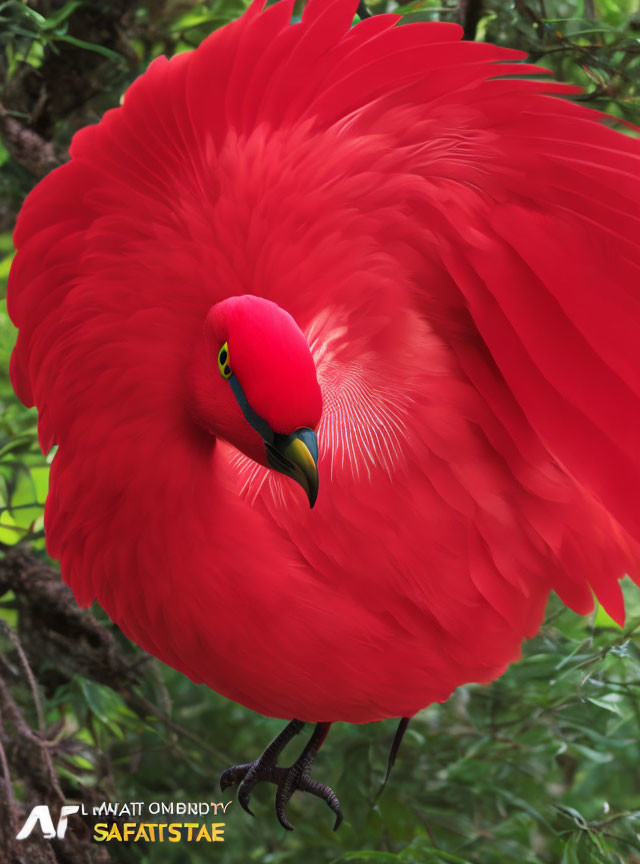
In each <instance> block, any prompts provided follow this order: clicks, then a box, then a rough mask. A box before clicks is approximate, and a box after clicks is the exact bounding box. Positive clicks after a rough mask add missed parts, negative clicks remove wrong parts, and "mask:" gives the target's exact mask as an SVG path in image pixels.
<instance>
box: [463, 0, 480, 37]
mask: <svg viewBox="0 0 640 864" xmlns="http://www.w3.org/2000/svg"><path fill="white" fill-rule="evenodd" d="M483 5H484V4H483V2H482V0H460V2H459V3H458V23H459V24H461V25H462V28H463V29H464V38H465V39H468V40H469V41H473V40H474V39H475V38H476V30H477V29H478V22H479V21H480V19H481V18H482V10H483Z"/></svg>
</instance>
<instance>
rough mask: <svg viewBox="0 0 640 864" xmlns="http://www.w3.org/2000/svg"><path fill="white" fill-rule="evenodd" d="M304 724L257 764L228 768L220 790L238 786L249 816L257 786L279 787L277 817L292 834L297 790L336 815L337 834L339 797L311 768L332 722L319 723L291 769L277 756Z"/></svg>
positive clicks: (293, 726) (289, 730)
mask: <svg viewBox="0 0 640 864" xmlns="http://www.w3.org/2000/svg"><path fill="white" fill-rule="evenodd" d="M303 726H304V723H302V722H301V721H300V720H292V721H291V723H289V725H288V726H287V727H286V728H285V729H283V730H282V732H281V733H280V734H279V735H278V736H277V737H276V738H275V739H274V740H273V741H272V742H271V744H269V746H268V747H267V749H266V750H265V751H264V753H263V754H262V756H260V757H259V758H258V759H256V760H255V762H246V763H244V764H242V765H234V766H233V767H232V768H227V770H226V771H224V772H223V773H222V776H221V777H220V788H221V789H222V790H223V791H224V790H225V789H227V788H228V787H229V786H234V785H238V801H239V802H240V805H241V807H242V808H243V809H244V810H246V811H247V813H251V815H252V816H253V813H252V811H251V809H250V807H249V802H250V798H251V792H252V791H253V788H254V786H255V785H256V784H257V783H260V782H262V781H265V780H266V781H267V782H269V783H275V785H276V786H277V787H278V789H277V792H276V816H277V817H278V820H279V822H280V824H281V825H282V827H283V828H286V829H287V831H293V825H291V823H290V822H289V820H288V819H287V815H286V808H287V804H288V803H289V799H290V798H291V796H292V795H293V793H294V792H295V791H296V790H299V791H301V792H309V793H311V795H315V796H316V797H318V798H322V799H324V800H325V801H326V802H327V804H328V805H329V807H330V808H331V809H332V810H333V812H334V813H335V816H336V821H335V824H334V826H333V830H334V831H336V830H337V829H338V827H339V826H340V823H341V822H342V809H341V807H340V801H339V800H338V797H337V795H336V794H335V792H334V791H333V789H331V788H330V787H329V786H326V785H325V784H324V783H318V781H317V780H314V779H313V778H312V777H311V766H312V764H313V760H314V759H315V757H316V755H317V753H318V750H319V749H320V746H321V745H322V742H323V741H324V739H325V737H326V735H327V732H328V731H329V726H330V724H329V723H318V724H317V725H316V728H315V729H314V731H313V735H312V736H311V738H310V739H309V742H308V744H307V746H306V747H305V748H304V750H303V751H302V754H301V755H300V757H299V758H298V759H297V760H296V761H295V762H294V763H293V765H291V766H290V767H289V768H284V767H282V766H281V765H278V757H279V755H280V753H281V752H282V750H284V748H285V746H286V745H287V744H288V742H289V741H290V740H291V739H292V738H293V737H294V735H297V733H298V732H300V730H301V729H302V727H303Z"/></svg>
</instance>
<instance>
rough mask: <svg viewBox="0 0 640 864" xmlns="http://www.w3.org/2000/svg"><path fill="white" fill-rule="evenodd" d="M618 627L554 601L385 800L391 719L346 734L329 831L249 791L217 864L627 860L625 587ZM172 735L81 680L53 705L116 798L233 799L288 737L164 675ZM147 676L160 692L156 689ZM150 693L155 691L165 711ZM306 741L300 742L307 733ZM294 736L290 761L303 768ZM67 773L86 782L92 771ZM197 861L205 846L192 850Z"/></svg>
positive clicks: (152, 860)
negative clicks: (227, 783)
mask: <svg viewBox="0 0 640 864" xmlns="http://www.w3.org/2000/svg"><path fill="white" fill-rule="evenodd" d="M624 589H625V595H626V600H627V606H628V609H629V616H628V623H627V626H626V628H625V630H624V631H621V630H620V629H619V628H618V627H617V626H615V625H613V626H606V627H600V626H595V621H594V619H595V620H597V616H596V615H595V614H594V615H593V616H591V619H584V618H581V617H580V616H578V615H576V614H574V613H572V612H570V611H568V610H566V609H564V608H563V607H562V606H561V604H560V603H559V601H557V600H556V599H555V598H553V600H552V602H551V603H550V606H549V610H548V614H547V621H546V624H545V625H544V627H543V630H542V632H541V633H540V634H539V635H538V636H537V637H536V638H535V639H533V640H531V641H530V642H528V643H527V644H526V645H525V648H524V657H523V659H522V660H521V661H520V662H519V663H516V664H514V665H512V666H511V667H510V668H509V670H508V671H507V673H506V674H505V675H504V676H503V677H502V678H501V679H499V680H498V681H496V682H494V683H493V684H491V685H490V686H488V687H485V686H480V685H469V686H467V687H464V688H462V689H461V690H459V691H457V693H456V694H455V695H454V696H453V697H452V699H450V700H449V702H447V703H446V704H444V705H433V706H431V707H429V708H427V709H426V710H425V711H423V712H421V713H420V714H419V715H418V716H417V717H416V718H414V719H413V720H412V723H411V725H410V727H409V731H408V732H407V735H406V738H405V741H404V743H403V746H402V749H401V751H400V755H399V757H398V760H397V762H396V765H395V767H394V770H393V773H392V776H391V779H390V781H389V784H388V785H387V787H386V789H385V791H384V793H383V794H382V795H381V796H380V797H379V799H378V800H377V801H376V797H377V795H378V793H379V790H380V786H381V782H382V778H383V775H384V770H385V764H386V757H387V752H388V747H389V745H390V741H391V738H392V737H393V731H394V728H395V723H393V722H384V723H375V724H370V725H367V726H344V725H342V724H339V725H337V726H336V727H334V728H333V729H332V730H331V733H330V736H329V738H328V739H327V742H326V744H325V746H324V748H323V749H322V750H321V752H320V756H319V757H318V760H317V762H316V766H315V769H314V774H315V776H316V777H317V778H318V779H319V780H321V781H323V782H327V783H330V784H331V785H332V786H333V787H334V789H336V791H337V792H338V793H339V795H340V797H341V800H342V803H343V807H344V810H345V816H346V820H345V823H344V824H343V826H342V827H341V828H340V830H339V831H338V832H337V833H335V834H334V833H333V831H332V830H331V826H332V818H331V814H330V813H329V811H328V810H327V809H326V807H325V805H324V804H323V803H322V802H320V801H318V800H316V799H312V798H309V797H308V796H299V795H296V796H294V798H293V799H292V801H291V804H290V806H289V816H290V819H291V821H292V822H293V824H294V826H295V828H296V830H295V832H294V833H293V834H286V833H285V832H283V831H282V829H281V828H280V827H279V826H278V825H277V823H276V822H275V818H274V815H273V797H274V789H273V787H272V786H270V785H268V784H267V785H265V786H264V787H261V786H259V787H257V788H256V790H255V791H254V794H253V797H252V809H253V810H254V812H255V813H256V818H255V820H252V819H251V817H250V816H248V815H247V814H246V813H244V812H243V811H242V810H241V809H240V807H239V805H238V804H237V802H234V803H233V804H232V805H231V807H230V808H229V810H228V815H227V818H226V823H227V825H226V831H225V836H226V842H225V844H224V845H220V847H218V848H216V850H215V855H216V860H218V861H220V862H221V864H231V862H237V861H248V862H250V861H259V862H265V864H271V862H273V864H276V862H277V864H297V862H299V861H300V860H301V858H304V860H305V861H306V862H308V864H339V862H347V861H362V862H381V864H386V862H389V864H391V862H398V864H400V862H410V864H422V862H424V864H427V862H429V864H431V862H437V864H507V862H509V864H510V862H514V861H518V862H526V864H629V862H631V861H633V860H634V859H633V855H634V854H637V853H640V841H639V839H638V835H639V834H640V743H639V742H640V736H639V734H638V733H639V732H640V648H639V646H638V643H637V641H634V637H636V636H637V633H638V631H639V630H640V592H639V591H638V589H637V587H636V586H634V585H632V584H631V583H626V584H625V586H624ZM153 666H154V667H155V669H156V671H157V673H158V675H159V685H160V686H161V687H164V688H165V690H166V694H168V695H169V698H170V701H171V716H172V718H173V721H174V724H175V725H174V726H173V727H172V728H168V727H167V726H166V725H164V724H163V723H162V722H160V721H158V720H157V718H156V719H154V718H153V717H149V718H148V719H147V720H146V721H141V720H140V719H139V718H137V717H135V715H133V714H132V713H131V712H130V711H129V709H127V708H126V706H123V703H122V700H121V699H120V697H118V696H117V695H114V694H113V693H111V692H110V691H108V690H106V688H100V687H98V686H97V685H93V684H92V685H89V686H87V684H86V682H84V683H82V682H74V684H73V686H72V687H69V688H67V689H66V690H65V691H64V692H63V693H60V692H58V693H57V694H56V696H55V700H54V701H55V702H56V703H57V705H58V708H60V706H62V705H64V706H65V710H66V712H67V716H68V715H69V714H71V715H72V716H74V718H75V719H74V723H75V724H76V727H84V728H85V729H86V730H87V731H88V739H87V740H88V744H90V745H91V747H89V752H91V750H92V748H93V749H98V750H102V751H104V752H106V753H107V754H108V756H109V759H110V761H111V762H112V763H113V765H114V767H115V770H116V777H117V784H118V794H117V797H116V798H115V799H114V800H120V801H126V800H145V801H167V802H169V801H179V800H183V801H211V800H214V801H222V800H224V801H227V800H230V799H231V798H233V795H232V794H229V793H225V794H224V795H222V794H221V793H220V791H219V789H218V788H217V785H216V784H217V777H218V775H219V773H220V772H221V771H222V770H223V768H225V767H227V766H228V765H229V764H232V763H233V762H235V761H244V760H246V759H250V758H254V757H255V756H257V755H258V754H259V752H260V751H261V750H262V749H263V748H264V746H265V744H266V743H267V742H268V741H269V740H270V739H271V738H272V737H273V736H274V735H275V734H277V732H278V731H279V730H280V728H281V727H282V725H283V724H282V723H281V722H280V721H276V720H269V719H266V718H262V717H259V716H258V715H256V714H253V713H251V712H249V711H247V710H245V709H243V708H240V707H239V706H237V705H234V704H232V703H229V702H227V701H226V700H225V699H223V698H222V697H219V696H217V695H216V694H214V693H211V692H210V691H208V690H207V689H206V688H205V687H199V686H195V685H193V684H192V683H191V682H189V681H188V680H187V679H186V678H185V677H184V676H182V675H180V674H179V673H177V672H174V671H173V670H171V669H168V668H166V667H163V666H161V665H160V664H157V663H155V662H154V664H153ZM149 680H150V679H149ZM159 685H158V682H156V683H155V684H153V685H151V684H150V683H149V681H147V686H148V687H155V691H156V695H155V697H153V698H154V699H155V700H156V701H157V699H158V692H161V691H158V686H159ZM309 731H310V730H305V732H304V733H303V735H308V734H309ZM303 743H304V742H303V740H302V736H299V737H298V738H297V739H295V740H294V741H293V742H292V743H291V744H290V745H289V747H288V749H287V751H286V754H285V759H284V760H283V761H284V762H286V759H287V758H289V759H294V758H295V757H296V756H297V755H298V753H299V752H300V750H301V748H302V746H303ZM80 767H82V766H78V765H76V766H75V770H76V776H78V777H79V778H80V779H79V782H91V779H92V778H94V777H95V771H96V769H95V765H93V764H91V763H90V764H89V765H85V766H84V768H83V770H82V771H79V768H80ZM188 854H189V861H190V862H193V864H199V862H203V864H204V862H205V861H209V860H210V859H211V855H212V853H211V849H210V847H208V846H206V845H199V846H197V845H193V846H192V847H190V848H189V853H188ZM118 856H120V857H118V858H117V859H116V860H118V861H122V862H123V864H136V862H145V864H183V862H184V860H185V847H184V845H183V844H176V845H175V846H174V845H171V844H165V845H160V844H155V845H154V844H149V845H145V844H131V846H129V847H118Z"/></svg>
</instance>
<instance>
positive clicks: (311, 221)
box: [8, 0, 640, 827]
mask: <svg viewBox="0 0 640 864" xmlns="http://www.w3.org/2000/svg"><path fill="white" fill-rule="evenodd" d="M292 5H293V3H292V2H291V0H282V2H279V3H276V4H275V5H272V6H270V7H269V8H268V9H266V10H263V6H264V2H263V0H256V2H254V3H253V4H252V6H251V7H250V9H249V10H248V11H247V12H246V14H245V15H243V16H242V18H241V19H240V20H238V21H236V22H234V23H232V24H231V25H229V26H227V27H225V28H223V29H222V30H219V31H218V32H215V33H214V34H213V35H212V36H210V37H209V38H208V39H207V40H205V42H204V43H203V44H202V45H201V46H200V47H199V48H198V49H197V50H195V51H193V52H191V53H188V54H181V55H179V56H177V57H175V58H173V59H172V60H170V61H167V60H166V59H165V58H160V59H158V60H156V61H155V62H154V63H153V64H152V65H151V66H150V68H149V69H148V71H147V72H146V73H145V74H144V75H142V77H140V78H139V79H138V80H137V81H136V82H135V83H134V84H133V85H132V86H131V87H130V88H129V90H128V91H127V93H126V98H125V100H124V104H123V105H122V107H120V108H116V109H114V110H113V111H109V112H107V114H106V115H105V117H104V118H103V120H102V121H101V122H100V123H99V124H98V125H96V126H91V127H89V128H86V129H83V130H82V131H80V132H79V133H78V134H77V135H76V136H75V138H74V140H73V143H72V145H71V151H70V153H71V161H70V162H68V163H67V164H65V165H64V166H62V167H61V168H59V169H57V170H56V171H54V172H53V173H52V174H50V175H49V176H48V177H46V178H45V179H44V180H43V181H42V182H41V183H40V184H39V185H38V186H37V187H36V189H35V190H34V191H33V192H32V193H31V195H30V196H29V198H28V199H27V201H26V203H25V205H24V207H23V209H22V212H21V213H20V217H19V220H18V224H17V227H16V232H15V242H16V246H17V249H18V254H17V257H16V259H15V263H14V266H13V269H12V272H11V278H10V286H9V297H8V302H9V307H10V314H11V316H12V318H13V320H14V321H15V323H16V325H17V326H18V327H19V330H20V333H19V339H18V343H17V346H16V349H15V353H14V355H13V359H12V367H11V373H12V380H13V383H14V386H15V389H16V392H17V393H18V395H19V397H20V398H21V399H22V401H23V402H24V403H25V404H27V405H34V404H35V405H37V407H38V410H39V435H40V443H41V446H42V449H43V451H44V452H47V451H49V450H50V449H51V448H52V447H53V446H54V445H57V448H58V450H57V453H56V455H55V459H54V460H53V465H52V469H51V491H50V494H49V497H48V500H47V505H46V532H47V540H48V548H49V552H50V554H51V555H52V556H54V557H56V558H58V559H59V560H60V564H61V569H62V575H63V578H64V580H65V581H66V582H67V583H68V584H69V585H70V586H71V588H72V589H73V591H74V593H75V596H76V598H77V600H78V603H79V604H81V605H82V606H87V605H89V604H90V603H92V602H93V601H94V600H97V601H98V602H99V603H100V604H101V606H102V607H103V608H104V609H105V610H106V611H107V613H108V614H109V615H110V616H111V618H112V619H113V620H114V621H115V622H117V624H118V625H119V626H120V627H121V629H122V630H123V631H124V633H125V634H127V635H128V636H129V637H130V638H131V639H132V640H133V641H135V642H137V643H138V644H139V645H141V646H142V647H143V648H144V649H145V650H146V651H149V652H150V653H152V654H154V655H155V656H156V657H159V658H160V659H161V660H162V661H164V662H165V663H168V664H169V665H171V666H173V667H175V668H176V669H179V670H181V671H182V672H184V673H185V674H186V675H188V676H189V677H190V678H191V679H192V680H193V681H196V682H205V683H206V684H208V685H209V686H210V687H212V688H213V689H214V690H216V691H218V692H219V693H222V694H224V695H225V696H226V697H228V698H229V699H233V700H235V701H237V702H240V703H242V704H243V705H246V706H248V707H249V708H251V709H253V710H255V711H259V712H261V713H263V714H268V715H271V716H274V717H281V718H287V719H290V718H296V719H295V720H294V721H293V722H291V723H290V724H289V726H288V727H287V728H286V729H285V730H284V732H283V733H282V734H281V735H280V736H278V738H277V739H276V740H275V741H274V742H273V743H272V744H271V745H270V746H269V747H268V748H267V750H266V751H265V753H264V754H263V756H261V757H260V758H259V759H257V760H256V761H255V762H253V763H249V764H246V765H241V766H236V767H235V768H232V769H229V770H228V771H227V772H225V774H224V775H223V778H222V782H223V784H224V785H228V784H229V783H231V782H239V781H241V788H240V792H239V798H240V801H241V802H242V803H243V805H244V806H248V801H249V793H250V792H251V789H252V788H253V786H254V785H255V783H256V782H258V781H260V780H270V781H272V782H275V783H276V784H277V786H278V791H277V799H276V801H277V812H278V815H279V818H280V820H281V822H282V823H283V825H285V827H290V826H289V823H288V821H287V818H286V814H285V807H286V803H287V801H288V799H289V797H290V796H291V794H292V793H293V791H295V789H302V790H306V791H309V792H312V793H313V794H315V795H319V796H321V797H323V798H325V799H326V800H327V802H328V803H329V805H330V806H331V807H332V808H333V810H334V811H335V813H336V816H337V821H338V822H339V820H340V818H341V817H340V805H339V802H338V799H337V798H336V796H335V795H334V793H333V792H332V791H331V790H330V789H329V788H328V787H325V786H322V785H321V784H319V783H317V782H316V781H315V780H313V779H312V778H311V776H310V765H311V761H312V760H313V757H314V756H315V754H316V753H317V750H318V748H319V746H320V744H321V743H322V740H323V739H324V736H325V735H326V732H327V730H328V728H329V725H330V724H331V723H332V722H334V721H348V722H351V723H363V722H367V721H373V720H380V719H382V718H392V717H395V718H409V717H411V715H413V714H415V713H416V712H417V711H418V710H420V709H421V708H423V707H424V706H426V705H428V704H429V703H431V702H436V701H442V700H445V699H447V697H448V696H449V695H450V693H451V692H452V691H453V690H454V689H455V688H456V687H459V686H460V685H461V684H464V683H465V682H469V681H480V682H488V681H491V680H493V679H494V678H496V677H497V676H499V675H500V674H501V673H502V672H503V671H504V670H505V668H506V667H507V666H508V664H509V663H511V662H512V661H514V660H516V659H517V658H518V657H519V655H520V647H521V643H522V641H523V639H524V638H525V637H530V636H533V634H534V633H536V631H537V630H538V628H539V626H540V623H541V621H542V618H543V614H544V609H545V603H546V601H547V598H548V596H549V593H550V591H552V590H553V591H556V592H557V593H558V594H559V596H560V597H561V598H562V600H563V601H564V602H565V603H566V604H567V605H568V606H570V607H571V608H572V609H574V610H576V611H577V612H580V613H587V612H589V611H590V610H591V609H592V607H593V596H594V594H595V596H596V597H597V599H598V600H599V602H600V603H601V604H602V605H603V606H604V608H605V609H606V610H607V611H608V612H609V613H610V615H611V616H612V617H613V618H614V619H615V620H616V621H618V622H622V621H623V618H624V605H623V599H622V594H621V591H620V587H619V584H618V580H619V578H620V577H621V576H622V575H623V574H624V573H625V572H629V573H631V575H632V576H633V577H634V578H635V579H636V580H637V579H638V578H639V577H640V568H639V566H638V565H639V563H640V547H639V545H638V538H639V537H640V507H639V506H638V500H639V499H638V487H639V483H640V447H639V446H638V442H639V441H640V410H639V409H640V401H639V399H638V396H639V395H640V363H639V358H640V354H639V347H638V346H639V345H640V300H639V297H638V279H639V277H640V239H639V230H638V229H639V227H640V218H639V216H638V202H639V201H640V142H639V141H638V140H637V139H634V138H632V137H630V136H625V135H622V134H620V133H618V132H616V131H613V130H612V129H611V128H609V127H608V126H607V124H606V120H607V118H606V116H605V115H602V114H599V113H597V112H595V111H592V110H588V109H587V108H585V107H582V106H580V105H577V104H573V103H571V102H569V101H567V100H565V99H561V98H558V97H559V96H566V95H568V94H572V93H575V92H576V90H577V88H574V87H570V86H566V85H563V84H557V83H553V82H548V81H540V80H523V79H522V78H515V77H514V76H521V75H523V74H526V75H531V74H532V73H533V74H536V75H539V74H540V73H542V72H544V71H545V70H541V69H539V68H538V67H535V66H531V65H525V64H523V63H521V62H520V61H521V59H522V57H523V54H522V53H521V52H519V51H511V50H507V49H505V48H497V47H495V46H493V45H488V44H482V43H474V42H462V41H460V37H461V29H460V28H459V27H458V26H455V25H453V24H437V23H434V24H431V23H416V24H410V25H407V26H402V27H397V26H395V25H396V23H397V21H398V18H399V16H398V15H380V16H376V17H373V18H369V19H367V20H364V21H362V22H361V23H359V24H357V25H356V26H355V27H352V21H353V16H354V13H355V10H356V5H357V0H333V2H327V0H310V2H309V3H308V5H307V6H306V8H305V11H304V14H303V16H302V21H301V22H299V23H295V24H291V23H290V18H291V13H292ZM316 436H317V438H316ZM318 478H319V482H318ZM293 481H297V482H293ZM316 495H317V502H316V503H315V507H313V504H314V502H315V501H316ZM309 503H310V504H311V505H312V507H313V509H311V508H310V507H309ZM304 722H315V723H317V724H318V725H317V727H316V729H315V731H314V733H313V735H312V737H311V739H310V741H309V743H308V744H307V746H306V748H305V750H304V752H303V754H302V756H301V757H300V759H298V760H297V762H296V763H295V764H294V765H293V766H292V767H291V768H284V767H281V766H279V765H278V764H277V758H278V754H279V752H280V750H281V749H282V748H283V746H284V744H285V743H286V741H287V740H289V739H290V738H291V737H292V736H293V735H294V734H295V733H296V732H298V731H299V730H300V729H301V727H302V725H303V723H304ZM406 722H407V721H406V720H405V721H404V722H403V723H402V724H401V727H400V732H399V735H400V734H401V732H402V731H403V729H404V727H406ZM398 740H399V739H398ZM397 743H398V741H396V744H397Z"/></svg>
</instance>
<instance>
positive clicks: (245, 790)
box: [238, 780, 255, 816]
mask: <svg viewBox="0 0 640 864" xmlns="http://www.w3.org/2000/svg"><path fill="white" fill-rule="evenodd" d="M245 784H246V781H245V780H243V781H242V782H241V783H240V785H239V786H238V801H239V802H240V806H241V807H242V809H243V810H244V811H245V812H246V813H248V814H249V815H250V816H255V813H254V812H253V810H252V809H251V807H249V801H250V800H251V790H252V789H253V783H252V784H251V785H248V784H246V785H245Z"/></svg>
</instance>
